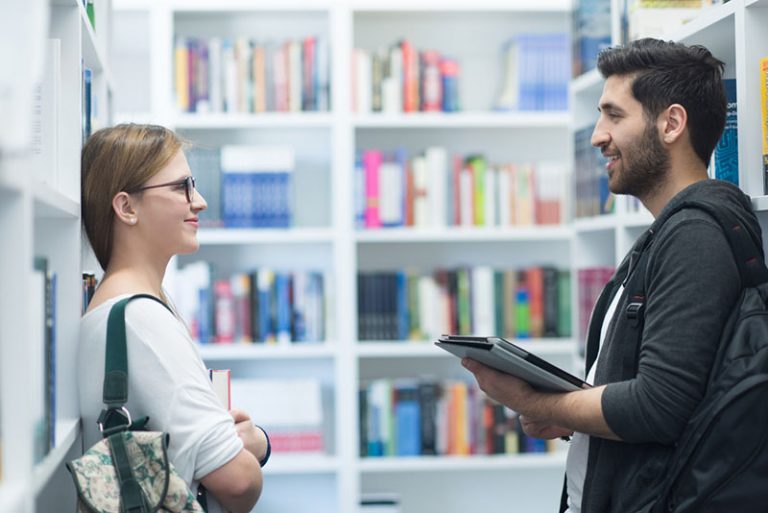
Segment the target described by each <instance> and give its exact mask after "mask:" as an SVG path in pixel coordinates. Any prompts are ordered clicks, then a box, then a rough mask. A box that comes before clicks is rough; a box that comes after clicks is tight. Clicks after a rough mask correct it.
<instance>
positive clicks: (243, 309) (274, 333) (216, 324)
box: [176, 262, 329, 344]
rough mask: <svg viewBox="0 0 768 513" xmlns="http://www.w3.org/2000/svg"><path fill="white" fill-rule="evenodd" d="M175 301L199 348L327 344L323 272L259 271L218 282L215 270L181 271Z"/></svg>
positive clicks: (203, 265)
mask: <svg viewBox="0 0 768 513" xmlns="http://www.w3.org/2000/svg"><path fill="white" fill-rule="evenodd" d="M177 283H178V288H177V291H176V292H177V294H176V297H177V298H178V300H177V301H176V304H177V307H178V310H179V313H180V314H181V316H182V318H183V319H184V320H185V321H186V323H187V326H188V327H189V329H190V331H191V333H192V336H193V338H195V339H196V340H198V341H199V342H200V343H203V344H206V343H219V344H230V343H262V344H277V343H279V344H291V343H318V342H322V341H324V340H326V338H327V329H328V328H327V326H326V319H327V318H328V314H327V309H328V295H329V289H328V283H329V280H328V279H326V277H325V276H324V275H323V273H321V272H313V271H305V270H301V271H293V272H288V271H282V270H274V269H271V268H259V269H255V270H252V271H250V272H247V273H237V274H234V275H232V276H230V277H228V278H223V279H222V278H219V279H216V278H214V276H213V272H212V269H211V266H210V264H208V263H207V262H195V263H192V264H189V265H187V266H185V267H183V268H182V269H181V270H180V271H179V279H178V280H177Z"/></svg>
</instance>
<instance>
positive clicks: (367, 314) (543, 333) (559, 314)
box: [357, 266, 571, 341]
mask: <svg viewBox="0 0 768 513" xmlns="http://www.w3.org/2000/svg"><path fill="white" fill-rule="evenodd" d="M570 291H571V279H570V271H567V270H558V269H555V268H553V267H530V268H527V269H521V270H513V269H504V270H501V269H498V270H494V269H492V268H491V267H488V266H477V267H463V268H458V269H450V270H438V271H435V272H434V273H419V272H417V271H413V270H401V271H390V272H367V273H358V277H357V311H358V338H359V339H360V340H363V341H365V340H435V339H436V338H437V337H438V336H440V335H441V334H443V333H453V334H460V335H473V334H474V335H482V336H486V335H494V334H495V335H501V336H505V337H509V338H541V337H569V336H570V335H571V292H570Z"/></svg>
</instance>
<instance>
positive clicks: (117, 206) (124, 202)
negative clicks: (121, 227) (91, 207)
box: [112, 191, 138, 226]
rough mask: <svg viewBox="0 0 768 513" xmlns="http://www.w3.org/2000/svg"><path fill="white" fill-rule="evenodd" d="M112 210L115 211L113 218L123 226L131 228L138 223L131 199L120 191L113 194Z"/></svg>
mask: <svg viewBox="0 0 768 513" xmlns="http://www.w3.org/2000/svg"><path fill="white" fill-rule="evenodd" d="M112 210H114V211H115V217H116V218H117V219H118V220H119V221H121V222H123V223H125V224H128V225H131V226H132V225H135V224H136V223H137V221H138V216H137V212H136V208H135V204H134V201H133V198H131V195H130V194H128V193H127V192H124V191H121V192H118V193H117V194H115V197H114V198H112Z"/></svg>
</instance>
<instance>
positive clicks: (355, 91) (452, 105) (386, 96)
mask: <svg viewBox="0 0 768 513" xmlns="http://www.w3.org/2000/svg"><path fill="white" fill-rule="evenodd" d="M458 80H459V65H458V62H457V61H456V60H455V59H453V58H451V57H450V56H446V55H443V54H441V53H440V52H438V51H437V50H434V49H425V50H419V49H417V48H416V47H415V46H414V45H413V43H412V42H411V41H410V40H408V39H401V40H399V41H397V42H395V43H393V44H392V45H390V46H389V48H388V49H381V50H377V51H369V50H366V49H362V48H355V49H353V50H352V97H351V101H352V111H353V112H357V113H360V114H367V113H371V112H384V113H388V114H393V113H413V112H455V111H458V110H460V103H459V88H458Z"/></svg>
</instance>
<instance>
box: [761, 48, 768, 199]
mask: <svg viewBox="0 0 768 513" xmlns="http://www.w3.org/2000/svg"><path fill="white" fill-rule="evenodd" d="M760 105H761V107H760V112H761V113H762V119H761V122H760V125H761V126H762V129H763V138H762V141H763V192H764V193H766V194H768V57H763V58H762V59H760Z"/></svg>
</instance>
